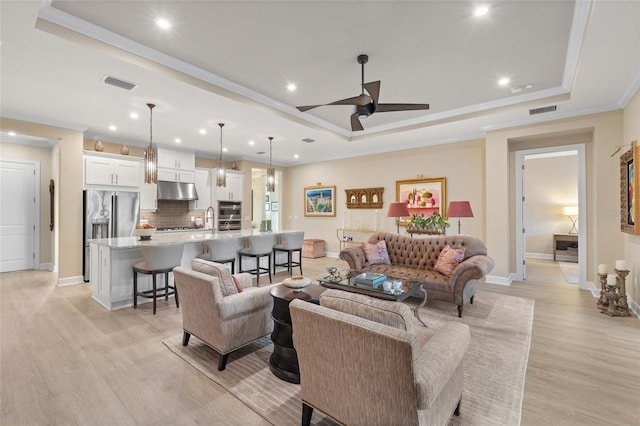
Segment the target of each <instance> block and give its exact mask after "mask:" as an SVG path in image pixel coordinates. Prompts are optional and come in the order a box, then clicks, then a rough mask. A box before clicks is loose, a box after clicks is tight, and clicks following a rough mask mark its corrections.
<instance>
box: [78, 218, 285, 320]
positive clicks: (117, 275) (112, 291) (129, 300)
mask: <svg viewBox="0 0 640 426" xmlns="http://www.w3.org/2000/svg"><path fill="white" fill-rule="evenodd" d="M288 232H295V231H279V232H270V234H275V235H280V234H284V233H288ZM264 234H265V232H260V231H257V230H254V229H247V230H241V231H220V232H216V231H211V230H206V229H199V230H194V231H191V232H167V233H158V232H156V233H155V234H154V235H153V236H152V237H151V239H150V240H145V241H141V240H140V238H139V237H120V238H100V239H93V240H89V247H90V262H91V268H90V271H91V276H90V279H89V281H90V285H91V297H93V298H94V299H95V300H96V301H97V302H98V303H100V304H101V305H103V306H104V307H105V308H107V309H109V310H114V309H120V308H124V307H127V306H132V305H133V269H132V267H133V265H135V264H136V263H138V262H141V261H142V260H144V258H143V257H142V252H141V251H140V247H143V246H159V245H166V244H184V252H183V253H182V262H181V264H180V266H182V267H184V268H189V269H191V260H192V259H194V258H196V257H198V256H200V255H202V254H203V253H206V251H207V244H206V242H207V241H208V240H214V239H222V238H235V239H238V240H240V244H241V245H244V244H245V240H246V238H247V237H249V236H251V235H264ZM246 260H247V261H250V260H252V259H246ZM247 266H248V267H251V265H247ZM263 266H265V267H266V266H267V265H263ZM169 280H173V274H169ZM162 285H164V283H162ZM158 286H159V287H160V286H161V284H160V283H158ZM150 289H151V277H150V276H139V277H138V290H150ZM141 302H142V303H145V302H149V301H148V300H143V299H138V303H141Z"/></svg>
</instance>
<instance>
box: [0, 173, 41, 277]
mask: <svg viewBox="0 0 640 426" xmlns="http://www.w3.org/2000/svg"><path fill="white" fill-rule="evenodd" d="M36 169H37V167H36V164H34V163H27V162H19V161H0V199H1V200H2V202H1V203H0V272H9V271H20V270H24V269H33V267H34V263H35V236H36V229H35V218H36V213H37V212H36V205H37V203H36V185H37V182H38V181H37V176H36V172H37V170H36Z"/></svg>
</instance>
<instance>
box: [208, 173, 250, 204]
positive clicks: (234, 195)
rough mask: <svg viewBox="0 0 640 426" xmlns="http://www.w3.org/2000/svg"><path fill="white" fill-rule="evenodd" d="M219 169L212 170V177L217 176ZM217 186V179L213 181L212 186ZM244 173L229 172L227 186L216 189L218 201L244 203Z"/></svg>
mask: <svg viewBox="0 0 640 426" xmlns="http://www.w3.org/2000/svg"><path fill="white" fill-rule="evenodd" d="M217 172H218V169H212V170H211V176H212V177H213V176H215V175H216V173H217ZM213 185H215V179H212V186H213ZM243 185H244V173H242V172H237V171H234V170H227V185H226V186H216V187H215V191H212V192H215V198H216V201H242V192H243V189H244V186H243Z"/></svg>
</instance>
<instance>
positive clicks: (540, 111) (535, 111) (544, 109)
mask: <svg viewBox="0 0 640 426" xmlns="http://www.w3.org/2000/svg"><path fill="white" fill-rule="evenodd" d="M556 108H558V106H557V105H550V106H546V107H541V108H534V109H530V110H529V115H536V114H544V113H545V112H554V111H555V110H556Z"/></svg>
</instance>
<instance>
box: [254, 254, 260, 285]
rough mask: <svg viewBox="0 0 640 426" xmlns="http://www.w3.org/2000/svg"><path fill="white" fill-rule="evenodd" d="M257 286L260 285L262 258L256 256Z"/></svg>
mask: <svg viewBox="0 0 640 426" xmlns="http://www.w3.org/2000/svg"><path fill="white" fill-rule="evenodd" d="M255 258H256V285H260V256H256V257H255Z"/></svg>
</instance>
